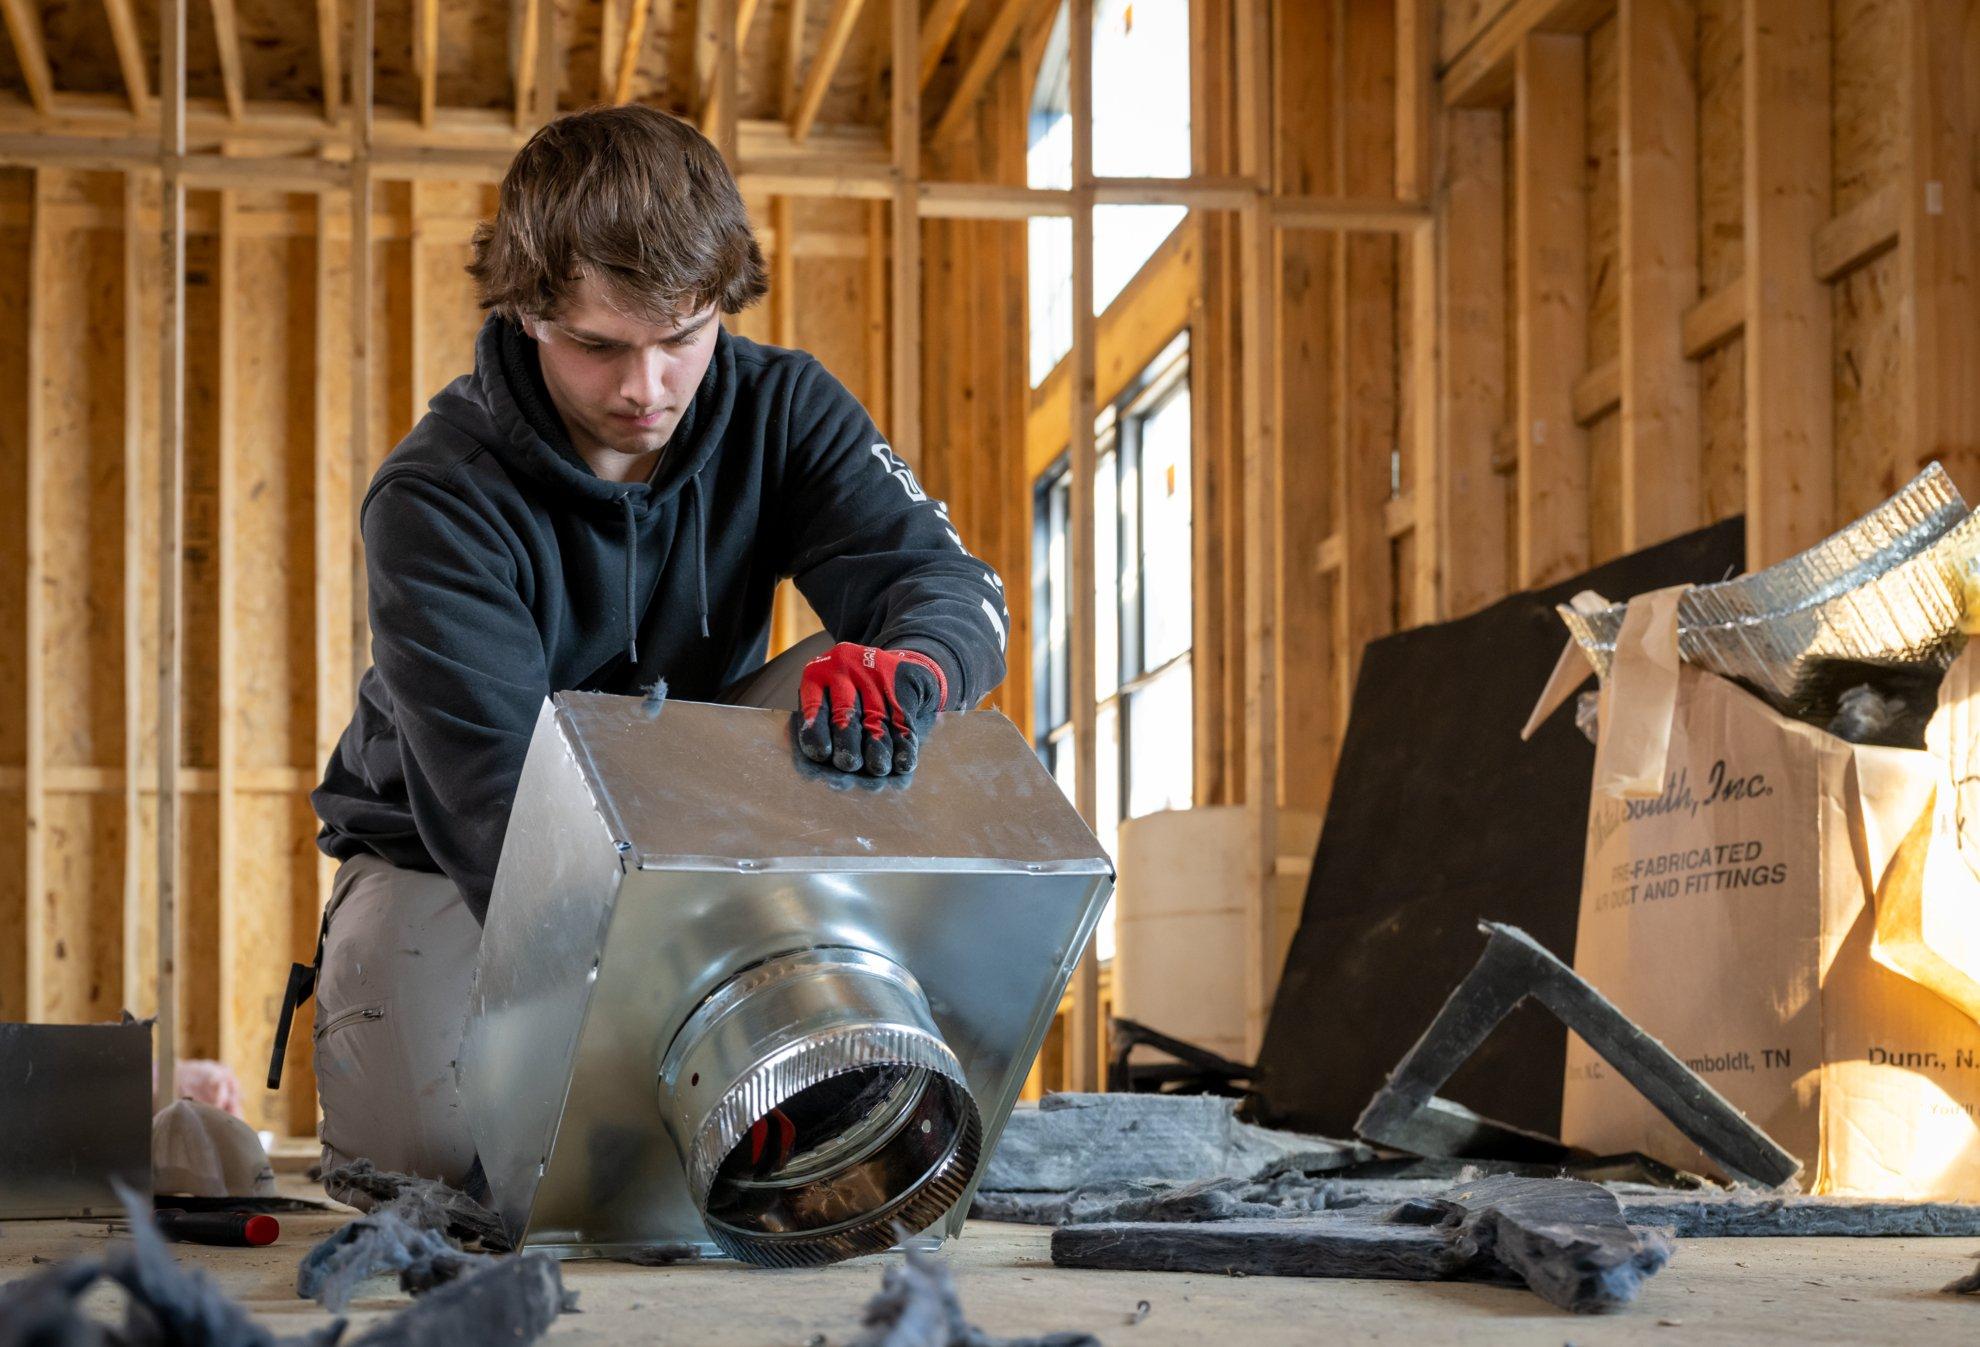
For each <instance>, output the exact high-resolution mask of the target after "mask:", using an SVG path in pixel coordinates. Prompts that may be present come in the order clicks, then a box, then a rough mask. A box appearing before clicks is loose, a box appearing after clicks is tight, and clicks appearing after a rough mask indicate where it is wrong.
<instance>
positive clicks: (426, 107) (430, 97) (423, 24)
mask: <svg viewBox="0 0 1980 1347" xmlns="http://www.w3.org/2000/svg"><path fill="white" fill-rule="evenodd" d="M413 49H414V53H413V54H414V57H415V59H416V60H417V62H418V65H419V124H420V125H421V126H424V127H426V128H428V129H429V130H430V129H432V126H433V114H434V112H435V110H436V109H437V108H438V107H439V105H440V0H418V8H417V9H415V10H414V11H413Z"/></svg>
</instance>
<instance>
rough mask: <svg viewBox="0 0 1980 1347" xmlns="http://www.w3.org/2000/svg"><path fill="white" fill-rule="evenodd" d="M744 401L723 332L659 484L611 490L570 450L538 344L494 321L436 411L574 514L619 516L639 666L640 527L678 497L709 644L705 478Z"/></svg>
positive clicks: (633, 652) (631, 646) (629, 642)
mask: <svg viewBox="0 0 1980 1347" xmlns="http://www.w3.org/2000/svg"><path fill="white" fill-rule="evenodd" d="M735 395H736V351H735V343H734V340H733V339H732V338H731V337H730V335H729V332H728V330H727V329H726V328H724V327H722V326H720V324H719V323H718V324H717V327H716V332H715V354H714V356H713V357H712V358H711V359H710V360H709V362H708V370H707V372H706V373H705V374H703V375H702V376H701V386H700V387H699V388H697V389H696V390H695V394H694V399H693V401H691V402H690V403H689V404H688V408H687V411H686V412H684V413H683V414H682V416H681V420H680V424H679V425H677V426H675V427H674V433H673V436H672V437H671V438H670V439H669V440H668V441H667V446H666V448H665V449H664V450H662V451H661V454H660V464H659V468H658V470H657V471H656V472H655V473H654V475H653V477H652V479H651V480H650V481H644V482H608V481H606V480H605V479H604V478H602V477H600V476H599V475H598V474H597V473H595V472H593V471H592V470H591V465H590V464H588V463H586V462H585V461H584V459H583V458H581V457H580V456H579V455H578V453H577V451H576V450H575V449H573V448H572V447H571V442H570V436H569V435H568V433H566V431H565V430H564V427H563V424H562V422H561V421H560V420H559V419H558V417H557V413H556V411H555V409H554V407H553V406H552V404H551V401H550V394H549V390H548V389H547V388H546V387H545V385H544V383H543V373H542V367H541V366H540V365H539V364H538V362H537V354H536V342H535V341H534V340H533V339H532V338H531V337H530V336H529V335H528V334H526V333H525V332H524V331H523V330H522V328H521V327H520V326H518V325H517V324H515V323H513V322H511V321H510V320H508V319H507V318H504V317H502V316H501V315H500V314H490V315H489V316H488V318H487V320H486V321H485V322H483V323H482V325H481V331H480V332H479V333H478V334H477V335H476V337H475V341H474V373H473V374H470V375H468V376H467V377H465V378H461V379H456V380H455V381H454V382H453V383H451V384H449V385H448V386H447V387H446V388H445V389H443V390H442V391H441V392H440V393H439V394H438V395H437V396H436V397H435V398H434V399H433V401H432V402H431V404H430V405H431V407H432V410H433V413H434V414H435V415H436V416H438V417H440V418H441V419H442V420H444V421H446V422H447V423H449V424H450V425H452V426H454V427H455V428H456V429H458V430H460V431H461V432H462V433H463V434H466V435H468V436H470V437H472V438H473V439H474V440H475V441H476V442H477V443H480V444H482V445H485V446H486V447H487V448H488V450H489V452H491V453H492V454H494V455H495V457H496V458H498V459H500V460H501V462H502V465H503V466H504V467H505V468H507V469H508V470H509V472H510V474H511V475H512V476H515V477H517V478H522V479H527V480H529V481H531V482H534V483H536V484H538V485H540V486H542V487H543V488H545V489H546V490H547V491H549V492H550V493H551V494H553V495H555V496H557V497H559V498H561V499H565V500H568V501H570V502H571V503H573V504H574V505H576V506H578V507H580V508H583V509H586V510H595V511H599V512H601V513H603V512H609V513H610V514H611V515H613V516H615V517H616V519H617V521H618V523H619V524H620V526H621V528H622V529H623V531H624V548H623V554H624V558H625V593H624V608H625V632H626V655H627V657H628V658H629V659H630V660H632V661H633V662H634V663H637V662H638V660H639V641H638V623H639V618H638V613H637V602H638V592H639V557H638V546H637V543H638V529H639V521H640V520H642V519H644V518H645V517H646V516H647V515H648V514H649V513H651V512H652V511H654V510H656V509H659V508H661V507H662V506H664V505H665V504H666V503H667V502H668V501H670V500H673V499H674V498H675V497H676V496H681V497H683V498H684V501H683V505H684V508H685V509H686V510H687V511H688V512H689V514H690V516H691V518H692V519H693V521H694V560H695V582H696V583H695V587H696V591H697V594H698V597H699V601H700V607H699V612H698V614H697V616H698V618H699V621H700V630H701V635H702V636H704V637H706V636H707V635H708V556H707V553H708V512H707V505H706V503H705V502H704V500H703V493H702V485H701V474H702V470H703V469H704V468H706V467H707V466H708V464H709V462H710V461H711V460H712V459H713V458H714V457H715V454H716V451H717V450H718V449H719V448H720V447H721V443H722V436H723V434H724V433H725V432H726V431H727V430H728V427H729V420H730V416H731V413H732V412H733V410H734V405H735Z"/></svg>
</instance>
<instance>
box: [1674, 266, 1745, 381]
mask: <svg viewBox="0 0 1980 1347" xmlns="http://www.w3.org/2000/svg"><path fill="white" fill-rule="evenodd" d="M1745 327H1746V278H1745V277H1743V276H1742V277H1741V278H1740V279H1738V280H1736V281H1733V282H1732V283H1730V284H1729V285H1727V286H1726V287H1725V288H1723V289H1721V290H1716V291H1714V292H1713V293H1711V294H1709V295H1707V296H1705V298H1703V299H1701V300H1699V301H1698V302H1697V303H1696V304H1693V305H1692V306H1691V307H1690V308H1688V309H1686V310H1685V311H1684V318H1683V319H1682V322H1681V326H1680V329H1679V333H1678V341H1679V344H1680V345H1681V346H1682V347H1683V348H1684V358H1685V359H1687V360H1703V359H1704V358H1705V357H1706V356H1708V355H1710V354H1712V352H1714V351H1716V350H1718V349H1719V348H1720V347H1721V346H1724V345H1725V344H1726V343H1727V342H1729V341H1731V340H1732V339H1733V338H1734V337H1737V336H1738V335H1739V334H1740V332H1741V331H1742V330H1743V329H1744V328H1745Z"/></svg>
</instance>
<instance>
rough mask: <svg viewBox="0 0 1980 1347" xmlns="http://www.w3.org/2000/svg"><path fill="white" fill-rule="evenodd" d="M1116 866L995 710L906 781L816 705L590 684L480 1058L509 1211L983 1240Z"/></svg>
mask: <svg viewBox="0 0 1980 1347" xmlns="http://www.w3.org/2000/svg"><path fill="white" fill-rule="evenodd" d="M1111 882H1112V868H1111V866H1110V864H1109V862H1108V860H1107V858H1106V854H1105V852H1104V851H1103V850H1102V849H1101V847H1100V845H1099V843H1098V842H1097V841H1096V840H1095V838H1094V836H1093V834H1092V832H1091V831H1090V830H1089V829H1088V828H1087V827H1086V826H1085V824H1084V823H1083V822H1081V820H1080V819H1079V816H1078V814H1077V813H1075V812H1074V811H1073V809H1072V807H1071V806H1070V805H1069V804H1068V803H1067V802H1066V800H1065V797H1064V795H1063V794H1061V793H1060V791H1059V789H1058V787H1057V786H1056V785H1055V784H1054V783H1053V781H1052V779H1051V777H1050V776H1049V775H1048V774H1047V773H1046V772H1045V770H1044V768H1043V767H1042V766H1041V764H1040V763H1039V761H1038V758H1037V755H1036V754H1035V753H1033V752H1032V750H1031V748H1030V746H1029V745H1027V744H1026V743H1025V741H1024V739H1023V737H1022V736H1021V735H1020V734H1019V733H1018V732H1017V730H1016V728H1015V727H1014V726H1013V725H1011V723H1010V722H1009V721H1008V720H1006V719H1004V718H1003V717H1002V716H1001V715H997V714H996V713H994V712H971V713H969V714H966V715H960V716H944V717H942V718H941V720H940V722H939V723H938V724H937V726H936V728H935V730H934V732H933V734H932V735H931V737H930V741H929V744H928V746H927V751H926V752H925V753H924V755H923V757H922V761H921V765H920V767H919V768H918V769H917V771H916V772H915V774H914V775H913V776H912V777H910V778H906V779H895V778H885V779H877V780H876V779H873V778H867V777H850V776H846V775H844V774H841V773H838V772H836V771H833V770H831V769H829V768H820V767H817V766H815V765H814V764H812V763H810V762H808V761H806V760H805V759H804V757H803V756H802V755H801V754H799V753H798V752H797V751H796V748H795V744H794V742H793V739H792V731H791V717H790V716H789V714H788V713H784V712H779V711H766V710H753V709H742V708H737V707H717V706H706V705H700V704H697V703H692V702H670V703H668V704H667V705H666V707H665V708H664V710H663V711H661V713H660V714H659V715H658V716H657V717H655V718H649V716H648V715H647V714H646V710H645V709H644V708H643V707H642V704H641V702H640V701H639V700H638V699H635V698H625V697H607V696H601V695H598V694H592V693H559V694H558V695H557V696H556V697H554V698H553V699H551V701H549V702H547V703H546V704H545V707H544V711H543V714H542V716H541V717H540V718H539V720H538V722H537V728H536V734H535V738H534V740H533V741H532V743H531V746H530V753H529V760H528V763H527V765H526V767H525V768H524V771H523V777H522V782H521V785H520V786H519V788H518V792H517V798H516V805H515V810H514V813H513V815H512V817H511V821H510V825H509V831H508V835H507V839H506V841H505V844H504V847H503V854H502V862H501V866H500V869H499V871H498V873H497V876H496V882H495V891H494V896H493V899H492V901H491V903H490V906H489V914H488V921H487V924H486V926H485V928H484V931H483V936H482V948H481V962H480V967H479V971H478V973H477V976H476V981H475V988H474V993H473V996H472V998H471V1009H470V1016H469V1022H468V1027H467V1035H466V1039H465V1041H464V1042H463V1044H462V1051H461V1057H460V1084H461V1091H462V1097H463V1099H464V1101H465V1103H466V1106H467V1108H468V1110H469V1115H470V1118H471V1121H472V1124H473V1127H474V1133H475V1140H476V1143H477V1145H478V1148H479V1151H480V1155H481V1160H482V1166H483V1169H484V1171H485V1172H486V1174H487V1176H488V1180H489V1184H490V1187H491V1190H492V1195H493V1203H494V1205H495V1207H496V1209H497V1210H498V1211H499V1213H500V1214H501V1217H502V1220H503V1223H504V1224H505V1226H506V1227H507V1228H508V1230H509V1232H510V1235H511V1236H512V1238H514V1239H515V1240H516V1241H517V1242H518V1244H522V1245H529V1246H532V1247H538V1248H544V1249H548V1250H550V1251H552V1252H556V1253H559V1254H563V1255H567V1256H576V1255H584V1254H625V1253H629V1252H633V1251H636V1250H653V1249H656V1248H657V1249H661V1250H664V1251H666V1252H668V1253H670V1254H672V1255H674V1256H694V1255H697V1254H700V1255H708V1254H726V1255H728V1256H730V1257H734V1258H738V1259H741V1260H743V1261H745V1262H751V1263H758V1264H764V1265H770V1266H804V1265H813V1264H819V1263H827V1262H832V1261H835V1260H837V1259H840V1258H849V1257H852V1256H854V1255H857V1254H862V1253H871V1252H875V1251H877V1250H880V1249H885V1248H888V1247H890V1246H891V1245H893V1244H894V1243H896V1242H897V1240H898V1238H899V1232H900V1231H901V1230H906V1231H909V1232H911V1233H920V1232H923V1231H932V1232H933V1233H936V1234H952V1233H954V1232H955V1231H956V1230H958V1229H960V1227H961V1224H962V1217H963V1214H964V1213H965V1212H966V1211H967V1209H968V1195H969V1193H970V1191H971V1190H972V1189H973V1187H974V1185H975V1181H976V1178H977V1175H978V1170H979V1167H980V1165H981V1161H982V1158H983V1157H984V1156H985V1155H987V1154H989V1153H990V1151H991V1150H992V1149H993V1148H994V1146H995V1144H996V1139H997V1135H998V1134H999V1132H1001V1130H1002V1127H1003V1124H1004V1122H1005V1121H1006V1119H1007V1118H1008V1117H1009V1115H1010V1110H1011V1106H1012V1104H1013V1103H1014V1102H1015V1101H1016V1098H1017V1094H1018V1091H1019V1089H1020V1087H1021V1086H1022V1084H1023V1079H1024V1075H1025V1072H1026V1071H1027V1070H1028V1068H1029V1066H1030V1063H1031V1060H1032V1058H1033V1057H1034V1056H1035V1055H1036V1053H1037V1050H1038V1047H1039V1045H1040V1044H1041V1043H1042V1042H1043V1040H1044V1036H1045V1031H1046V1029H1047V1027H1048V1026H1049V1025H1050V1023H1051V1018H1052V1015H1053V1013H1054V1011H1055V1010H1056V1008H1057V1005H1058V1001H1059V997H1060V995H1061V994H1062V993H1063V991H1064V988H1065V984H1066V982H1067V980H1068V979H1069V978H1070V976H1071V973H1072V968H1073V965H1074V963H1075V962H1076V960H1077V958H1078V956H1079V953H1080V951H1081V950H1082V949H1083V948H1084V947H1085V944H1086V941H1087V938H1088V937H1089V936H1090V934H1091V933H1092V929H1093V926H1094V925H1095V923H1096V922H1097V921H1098V919H1099V915H1100V909H1101V907H1102V905H1103V904H1104V902H1105V900H1106V897H1107V894H1108V892H1109V891H1110V889H1111Z"/></svg>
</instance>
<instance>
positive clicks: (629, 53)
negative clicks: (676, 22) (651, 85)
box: [612, 0, 653, 105]
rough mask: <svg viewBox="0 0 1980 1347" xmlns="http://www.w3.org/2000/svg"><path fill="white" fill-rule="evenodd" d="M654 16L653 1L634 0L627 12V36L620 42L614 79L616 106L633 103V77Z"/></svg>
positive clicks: (613, 94) (613, 91) (637, 69)
mask: <svg viewBox="0 0 1980 1347" xmlns="http://www.w3.org/2000/svg"><path fill="white" fill-rule="evenodd" d="M652 14H653V0H632V8H630V9H629V10H627V11H626V28H625V35H624V36H623V37H622V38H620V40H619V67H618V73H617V74H615V75H614V76H613V78H612V102H613V104H614V105H619V104H625V103H630V102H632V86H633V77H634V75H635V74H637V73H638V71H639V56H640V52H641V51H642V50H643V49H644V48H645V46H646V26H647V23H648V21H649V20H650V18H651V17H652Z"/></svg>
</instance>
